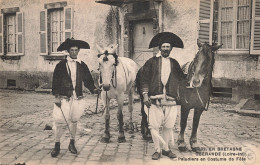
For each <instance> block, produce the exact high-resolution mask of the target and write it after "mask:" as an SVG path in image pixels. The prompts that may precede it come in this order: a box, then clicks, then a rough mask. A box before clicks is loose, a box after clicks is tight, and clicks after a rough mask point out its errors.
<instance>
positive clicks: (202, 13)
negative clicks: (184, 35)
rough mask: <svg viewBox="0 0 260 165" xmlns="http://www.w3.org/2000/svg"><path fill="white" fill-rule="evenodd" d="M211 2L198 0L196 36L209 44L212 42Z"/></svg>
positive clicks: (210, 0)
mask: <svg viewBox="0 0 260 165" xmlns="http://www.w3.org/2000/svg"><path fill="white" fill-rule="evenodd" d="M213 3H214V2H213V0H199V21H198V22H199V30H198V38H199V40H200V41H202V42H208V43H209V44H212V30H213Z"/></svg>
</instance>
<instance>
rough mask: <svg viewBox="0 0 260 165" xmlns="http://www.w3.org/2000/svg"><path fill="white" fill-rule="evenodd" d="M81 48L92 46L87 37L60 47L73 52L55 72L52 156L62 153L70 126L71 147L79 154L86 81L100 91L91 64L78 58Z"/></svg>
mask: <svg viewBox="0 0 260 165" xmlns="http://www.w3.org/2000/svg"><path fill="white" fill-rule="evenodd" d="M80 48H88V49H89V45H88V44H87V43H86V42H84V41H80V40H74V39H67V40H66V41H65V42H63V43H62V44H61V45H60V46H59V48H58V51H62V50H67V51H68V52H69V56H68V57H67V59H65V60H62V61H60V62H59V63H58V64H57V65H56V67H55V70H54V73H53V80H52V94H53V95H54V96H55V101H54V103H55V104H54V108H53V118H54V122H55V147H54V149H53V150H52V152H51V156H52V157H56V156H57V155H58V154H59V153H60V138H61V135H62V134H63V132H64V131H65V128H66V126H68V127H69V131H70V144H69V147H68V148H69V150H70V152H71V153H73V154H77V149H76V147H75V135H76V131H77V121H78V120H79V118H80V117H81V115H82V114H83V112H84V100H83V99H82V97H83V92H82V82H83V83H84V86H85V87H86V88H88V89H89V90H90V92H91V93H96V94H98V93H99V92H100V91H99V90H98V89H97V88H96V87H95V85H94V81H93V79H92V76H91V74H90V71H89V69H88V67H87V65H86V64H85V63H84V62H83V61H81V60H79V59H78V58H77V56H78V53H79V50H80ZM69 124H70V125H69Z"/></svg>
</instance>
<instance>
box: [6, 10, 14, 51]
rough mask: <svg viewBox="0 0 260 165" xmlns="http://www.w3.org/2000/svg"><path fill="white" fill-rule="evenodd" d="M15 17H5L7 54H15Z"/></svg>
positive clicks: (10, 15) (11, 15)
mask: <svg viewBox="0 0 260 165" xmlns="http://www.w3.org/2000/svg"><path fill="white" fill-rule="evenodd" d="M15 29H16V15H15V14H8V15H6V35H5V37H6V45H7V53H16V30H15Z"/></svg>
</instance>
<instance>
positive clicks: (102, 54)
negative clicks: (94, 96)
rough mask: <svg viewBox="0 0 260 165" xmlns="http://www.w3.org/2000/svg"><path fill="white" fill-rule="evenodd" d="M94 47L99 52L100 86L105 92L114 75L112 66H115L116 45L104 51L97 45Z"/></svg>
mask: <svg viewBox="0 0 260 165" xmlns="http://www.w3.org/2000/svg"><path fill="white" fill-rule="evenodd" d="M96 46H97V49H98V51H99V54H98V62H99V71H100V78H101V80H102V86H103V89H104V90H105V91H108V90H109V89H110V83H111V80H112V78H113V74H114V73H113V72H114V66H116V65H117V55H116V53H115V52H116V49H117V47H118V45H115V46H114V45H110V46H108V47H105V48H104V49H102V48H101V47H100V46H98V45H96Z"/></svg>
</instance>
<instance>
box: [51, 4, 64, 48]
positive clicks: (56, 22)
mask: <svg viewBox="0 0 260 165" xmlns="http://www.w3.org/2000/svg"><path fill="white" fill-rule="evenodd" d="M49 15H50V33H49V34H50V38H51V41H50V42H51V44H50V45H51V51H52V52H57V47H58V46H59V45H60V43H61V42H62V41H63V8H60V9H52V10H49Z"/></svg>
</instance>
